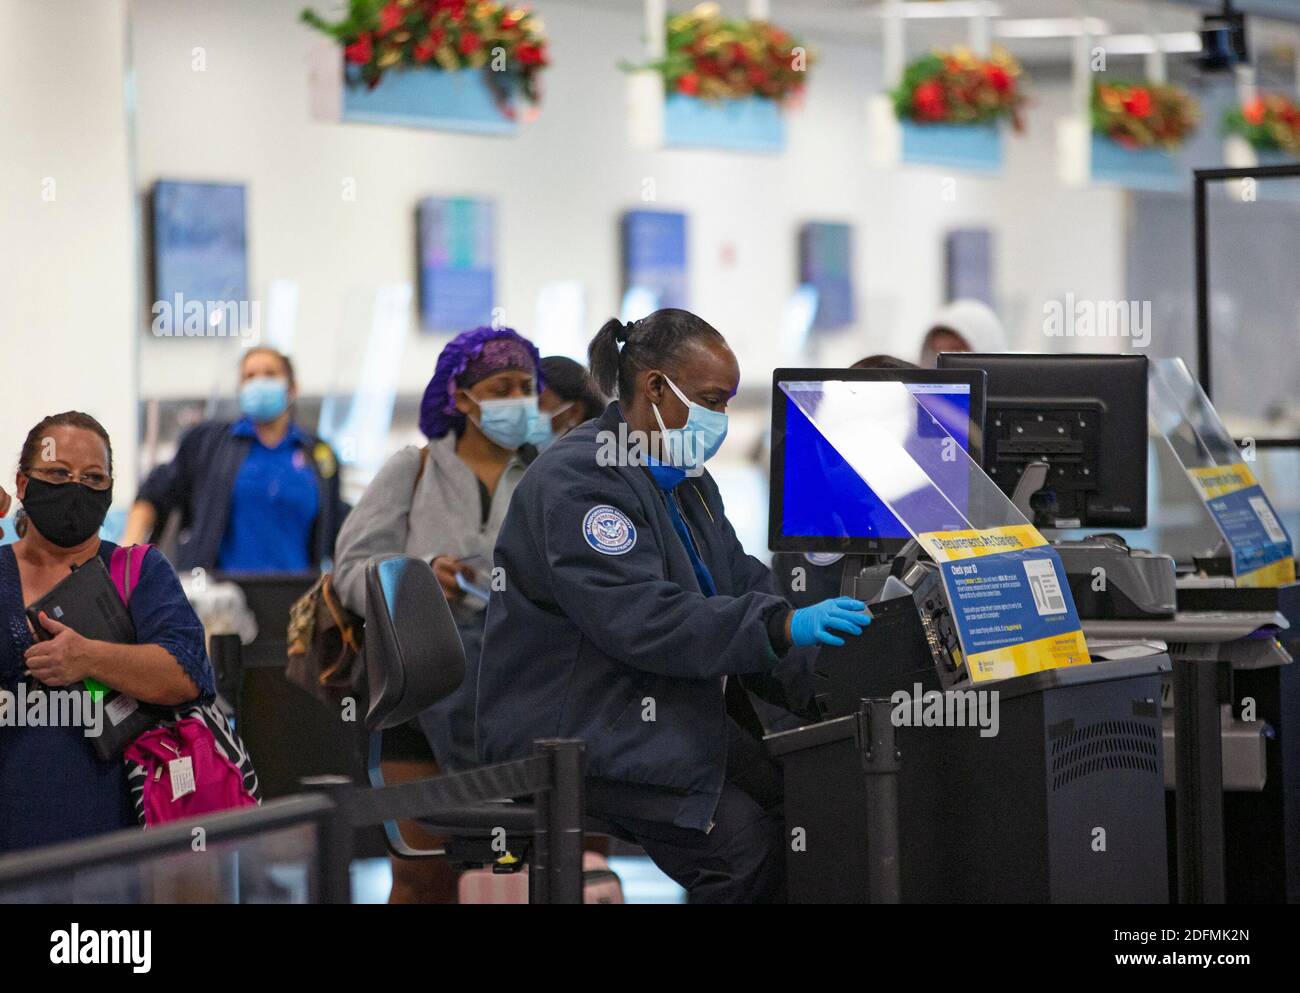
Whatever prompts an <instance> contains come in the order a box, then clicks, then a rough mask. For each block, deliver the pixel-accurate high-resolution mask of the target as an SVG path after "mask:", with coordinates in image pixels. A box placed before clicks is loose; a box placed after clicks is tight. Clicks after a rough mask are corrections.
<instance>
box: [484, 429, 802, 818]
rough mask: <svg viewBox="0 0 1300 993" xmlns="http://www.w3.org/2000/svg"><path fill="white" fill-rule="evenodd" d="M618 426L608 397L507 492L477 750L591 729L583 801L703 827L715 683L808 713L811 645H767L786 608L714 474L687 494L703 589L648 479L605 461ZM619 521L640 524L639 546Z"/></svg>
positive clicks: (513, 748)
mask: <svg viewBox="0 0 1300 993" xmlns="http://www.w3.org/2000/svg"><path fill="white" fill-rule="evenodd" d="M622 423H623V421H622V415H621V414H620V413H619V410H618V405H617V404H610V406H609V407H608V408H607V409H606V410H605V413H604V414H603V415H602V416H601V417H599V418H597V419H596V420H593V421H588V422H586V423H585V424H583V425H581V426H579V427H577V428H575V429H574V430H573V431H571V432H570V433H569V434H567V435H565V436H564V437H563V438H561V439H560V440H559V441H557V442H556V443H555V444H554V445H552V446H551V447H550V448H548V449H547V450H546V451H545V452H543V453H542V454H541V456H540V457H539V458H538V459H537V461H536V462H534V463H533V464H532V466H531V467H530V468H529V469H528V471H527V472H526V473H525V474H524V477H523V479H522V480H521V481H520V483H519V488H518V489H517V490H515V493H514V496H513V497H512V499H511V501H510V509H509V510H508V511H507V513H506V518H505V522H504V524H503V525H502V528H501V533H500V536H499V537H498V539H497V545H496V552H495V564H496V565H497V566H498V567H500V568H501V569H502V570H503V573H502V574H500V575H501V577H502V580H503V581H502V582H500V583H494V584H493V585H494V587H496V586H503V587H504V589H500V590H494V592H493V593H492V598H491V601H490V602H489V604H488V609H487V624H486V630H485V634H484V643H483V657H482V662H481V668H480V672H479V680H478V699H477V712H476V717H477V721H476V743H477V749H478V753H479V758H480V760H482V761H484V762H498V761H505V760H509V759H514V758H521V757H524V756H527V755H530V754H532V752H533V744H532V742H533V740H534V739H536V738H551V737H564V738H581V739H583V740H584V741H585V742H586V759H587V773H588V777H589V778H588V784H587V796H588V806H589V808H590V809H592V810H593V811H595V812H598V813H599V812H601V811H602V810H603V811H606V812H609V813H615V814H621V815H623V816H627V817H636V818H640V819H643V820H653V821H659V822H667V823H674V824H677V825H678V826H680V827H687V828H697V829H706V828H707V827H708V826H709V824H710V822H711V819H712V816H713V812H714V809H715V808H716V806H717V802H718V796H719V793H720V791H721V789H722V782H723V773H724V769H725V765H726V750H727V716H726V713H727V712H726V707H725V703H724V695H723V678H722V677H723V676H724V675H730V676H731V677H732V679H735V678H737V677H738V676H739V677H743V678H742V685H744V686H745V687H746V688H747V689H749V690H751V691H752V692H754V693H755V694H757V695H759V696H762V697H763V698H765V699H768V700H771V701H773V702H777V703H780V704H781V705H783V706H786V707H787V708H789V709H791V710H797V711H800V712H802V713H808V712H809V707H810V706H811V663H812V658H813V651H812V650H811V649H798V648H794V649H790V650H789V651H788V652H787V653H786V656H785V658H784V659H780V658H778V657H777V655H776V653H775V652H774V650H773V648H772V645H771V642H770V640H769V637H768V627H767V622H768V620H769V618H770V617H771V616H772V615H773V613H774V612H782V613H783V612H784V611H786V610H787V609H788V607H789V605H788V604H787V603H786V602H785V601H784V600H783V599H782V598H781V597H779V596H777V595H776V593H775V590H774V587H773V582H772V576H771V574H770V573H769V571H768V569H767V567H766V566H764V565H763V564H762V563H761V562H759V561H758V560H757V559H755V558H753V557H751V556H749V555H746V554H745V551H744V549H743V548H742V547H741V545H740V542H739V541H738V540H737V539H736V535H735V532H734V531H733V530H732V528H731V524H730V523H729V522H728V521H727V518H726V514H725V513H724V511H723V506H722V499H721V497H720V496H719V495H718V488H717V485H716V484H715V483H714V482H713V479H712V478H711V477H710V476H709V475H708V473H704V474H703V475H701V476H698V477H693V478H692V477H688V478H687V479H686V480H685V481H684V482H683V483H681V484H680V485H679V486H678V487H677V489H676V493H677V494H678V497H679V504H680V506H681V509H682V514H683V517H684V518H685V520H686V522H687V524H688V526H689V527H690V529H691V531H692V533H693V535H694V537H695V541H696V545H697V546H698V548H699V551H700V554H701V557H702V558H703V560H704V563H705V565H706V566H707V567H708V569H709V572H710V573H711V575H712V577H713V581H714V585H715V586H716V587H717V591H718V594H717V595H716V596H712V597H708V596H705V595H704V594H703V593H701V592H700V585H699V582H698V580H697V579H696V576H695V572H694V570H693V569H692V567H691V561H690V558H689V557H688V555H687V552H686V548H685V546H684V545H683V544H682V541H681V539H680V538H679V537H678V535H677V533H676V532H675V531H674V530H673V526H672V523H671V521H670V519H669V517H668V510H667V507H666V505H665V503H664V500H665V494H664V493H663V492H662V491H661V490H660V489H659V487H658V486H657V485H656V484H655V482H654V480H653V479H652V478H651V476H650V474H649V472H648V471H647V470H646V469H645V468H644V467H642V466H638V465H600V464H599V463H598V454H599V452H600V450H601V439H600V433H601V432H614V434H615V435H617V433H618V430H619V425H620V424H622ZM625 430H626V428H625ZM597 508H612V510H613V511H614V512H616V513H615V514H613V515H611V513H610V510H608V509H606V510H598V509H597ZM593 511H596V512H597V515H598V518H597V519H599V515H604V520H606V521H610V520H613V521H615V522H616V525H615V528H614V534H613V536H611V534H610V532H608V531H607V532H605V533H603V534H601V535H599V536H598V537H596V536H593V537H590V538H589V529H590V527H591V523H592V520H593V518H592V516H591V515H592V512H593ZM618 515H623V519H625V521H626V522H629V523H630V525H631V528H632V529H634V532H635V533H634V535H632V536H630V537H631V538H632V541H631V545H630V547H624V546H626V544H627V539H628V537H629V536H627V535H621V534H619V533H618V531H619V528H618V527H617V522H619V517H618ZM620 538H621V539H622V540H620ZM602 540H603V542H604V543H603V544H602ZM620 549H622V550H620Z"/></svg>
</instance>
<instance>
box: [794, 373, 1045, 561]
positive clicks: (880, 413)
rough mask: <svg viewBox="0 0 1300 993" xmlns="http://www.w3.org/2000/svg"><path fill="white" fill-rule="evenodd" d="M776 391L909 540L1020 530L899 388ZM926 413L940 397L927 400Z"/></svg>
mask: <svg viewBox="0 0 1300 993" xmlns="http://www.w3.org/2000/svg"><path fill="white" fill-rule="evenodd" d="M779 386H780V387H781V390H782V391H783V392H784V393H785V395H786V396H787V397H789V398H790V400H791V401H793V402H794V404H795V405H796V406H797V407H798V408H799V410H800V411H802V412H803V414H804V416H805V417H807V418H808V420H809V421H811V422H812V424H813V425H814V426H815V427H816V428H817V431H818V432H819V433H820V434H821V436H822V437H823V438H824V439H825V440H826V442H827V443H828V444H829V445H830V446H831V447H832V448H833V449H834V451H835V453H837V454H838V456H839V457H841V458H843V459H844V461H845V462H847V463H848V465H849V466H850V467H851V468H852V469H853V471H854V472H855V473H856V474H857V475H858V476H859V477H860V478H861V480H862V481H863V482H864V483H865V484H866V485H867V486H868V487H870V489H871V490H872V491H874V493H875V494H876V496H878V497H879V498H880V500H881V502H882V503H884V504H885V505H886V506H887V507H888V508H889V510H890V511H891V512H892V513H893V514H894V516H895V517H897V518H898V520H899V521H900V522H902V524H903V525H904V527H906V528H907V530H908V531H909V532H910V533H911V534H912V536H913V537H917V536H920V535H923V534H928V533H930V532H935V531H965V530H986V529H989V528H1004V527H1008V526H1019V525H1023V526H1025V527H1029V526H1030V524H1029V521H1027V520H1026V519H1025V517H1024V515H1023V514H1021V513H1020V511H1018V510H1017V509H1016V507H1015V505H1014V504H1013V503H1012V502H1011V501H1010V500H1009V499H1008V498H1007V496H1006V494H1004V493H1003V492H1002V491H1001V490H1000V489H999V488H998V485H997V484H996V483H995V482H993V480H991V479H989V477H988V476H986V475H985V474H984V471H983V469H981V468H980V466H979V465H978V464H977V463H976V462H975V461H974V460H973V459H972V458H971V457H970V456H969V455H968V454H967V453H966V450H965V449H964V447H963V446H962V445H961V444H960V443H959V442H958V441H957V440H956V439H955V438H953V437H952V435H951V434H949V433H948V431H947V430H946V429H945V428H944V426H943V423H942V421H943V420H944V419H945V418H944V417H943V416H942V415H941V416H940V417H938V418H936V417H935V416H934V415H933V414H931V413H930V412H929V411H927V410H926V409H925V408H924V407H922V406H921V404H920V403H919V402H918V401H917V400H916V398H915V397H914V396H913V395H912V394H911V393H910V392H909V391H908V389H907V387H906V386H904V385H903V384H902V383H899V382H888V381H848V380H838V381H837V380H816V381H809V382H781V383H779ZM927 402H928V403H930V404H931V407H932V408H933V406H934V404H935V403H942V402H943V400H942V398H941V397H939V398H936V397H934V396H928V397H927Z"/></svg>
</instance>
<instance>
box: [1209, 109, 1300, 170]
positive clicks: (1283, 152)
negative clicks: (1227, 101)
mask: <svg viewBox="0 0 1300 993" xmlns="http://www.w3.org/2000/svg"><path fill="white" fill-rule="evenodd" d="M1223 133H1224V134H1225V135H1226V136H1228V138H1229V139H1232V138H1238V139H1240V140H1241V142H1243V143H1244V144H1245V146H1246V147H1247V148H1248V149H1249V150H1250V152H1252V153H1253V156H1251V157H1252V158H1253V161H1251V162H1242V163H1240V164H1241V165H1243V166H1246V167H1249V166H1252V165H1281V164H1283V163H1287V162H1294V161H1296V160H1297V159H1300V106H1297V104H1296V102H1295V101H1294V100H1291V99H1290V98H1288V97H1286V96H1284V95H1283V94H1281V93H1264V94H1260V95H1259V96H1257V97H1255V98H1254V99H1253V100H1249V101H1247V102H1246V103H1245V104H1243V105H1242V106H1240V107H1233V108H1232V109H1231V110H1229V111H1227V112H1226V113H1225V114H1224V115H1223ZM1240 157H1243V158H1244V156H1240Z"/></svg>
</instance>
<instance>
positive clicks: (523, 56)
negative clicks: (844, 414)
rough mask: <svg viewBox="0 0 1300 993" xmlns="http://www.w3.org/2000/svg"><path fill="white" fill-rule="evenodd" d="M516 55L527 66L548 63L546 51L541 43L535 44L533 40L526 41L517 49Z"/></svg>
mask: <svg viewBox="0 0 1300 993" xmlns="http://www.w3.org/2000/svg"><path fill="white" fill-rule="evenodd" d="M515 55H516V56H518V58H519V61H520V62H522V63H523V64H524V65H526V66H540V65H545V64H546V52H545V50H544V49H543V48H542V47H541V46H540V45H534V44H532V43H531V42H524V43H523V44H522V45H520V46H519V47H518V48H517V49H515Z"/></svg>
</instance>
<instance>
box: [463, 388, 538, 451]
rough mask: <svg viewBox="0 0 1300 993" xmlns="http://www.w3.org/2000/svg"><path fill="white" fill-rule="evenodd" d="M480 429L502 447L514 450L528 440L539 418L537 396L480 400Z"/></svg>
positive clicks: (478, 422)
mask: <svg viewBox="0 0 1300 993" xmlns="http://www.w3.org/2000/svg"><path fill="white" fill-rule="evenodd" d="M476 403H478V409H479V419H478V421H477V422H476V423H477V424H478V426H479V430H480V431H482V432H483V433H484V434H485V435H487V437H488V438H489V439H491V440H492V441H494V442H496V443H497V444H498V445H500V446H501V447H502V448H508V449H510V450H511V451H514V450H515V449H516V448H518V447H519V446H520V445H522V444H524V443H525V442H526V441H528V438H529V435H530V433H531V432H532V430H533V424H534V422H535V421H536V420H537V417H538V413H537V397H535V396H526V397H508V398H507V399H505V400H478V401H476Z"/></svg>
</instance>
